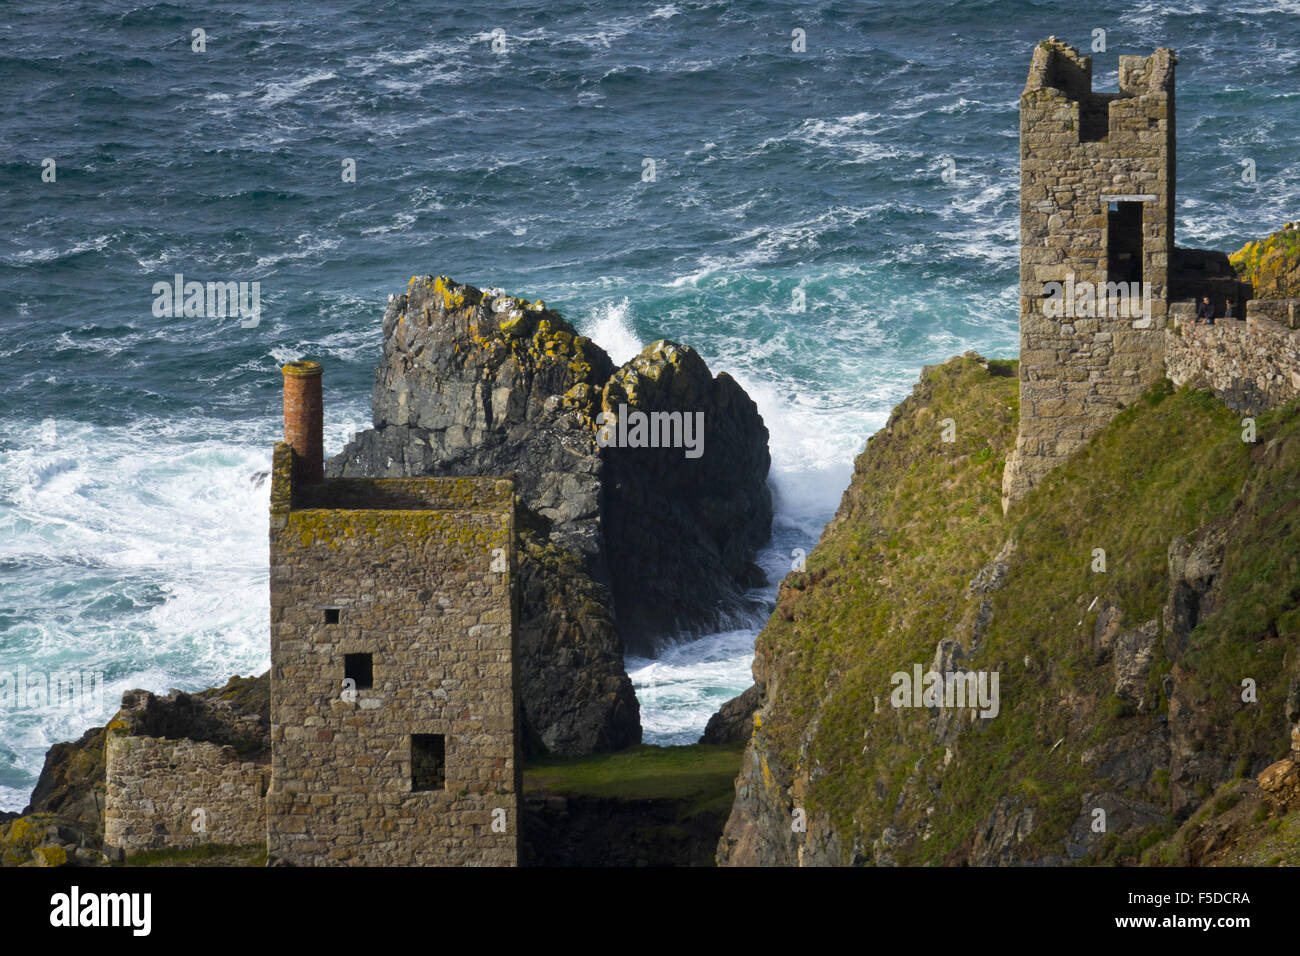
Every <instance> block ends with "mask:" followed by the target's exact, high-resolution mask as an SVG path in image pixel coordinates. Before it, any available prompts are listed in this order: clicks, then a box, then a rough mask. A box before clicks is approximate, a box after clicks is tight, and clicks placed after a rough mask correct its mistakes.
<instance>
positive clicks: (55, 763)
mask: <svg viewBox="0 0 1300 956" xmlns="http://www.w3.org/2000/svg"><path fill="white" fill-rule="evenodd" d="M106 734H107V728H106V727H91V728H90V729H89V730H87V731H86V732H85V733H84V734H82V735H81V737H80V738H79V739H78V740H74V741H71V742H68V743H57V744H55V745H54V746H53V747H51V748H50V749H49V750H48V751H46V753H45V765H44V766H43V767H42V768H41V775H40V777H38V778H37V780H36V789H34V790H33V791H32V800H31V803H30V804H28V806H27V809H25V810H24V811H23V813H24V814H32V813H47V814H58V815H59V816H60V817H62V818H64V819H68V820H73V821H75V822H77V823H79V824H81V825H82V826H83V827H84V828H85V832H86V833H88V834H90V835H91V836H93V837H94V838H95V839H99V838H100V837H102V836H103V814H104V741H105V737H106Z"/></svg>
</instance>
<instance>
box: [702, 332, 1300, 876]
mask: <svg viewBox="0 0 1300 956" xmlns="http://www.w3.org/2000/svg"><path fill="white" fill-rule="evenodd" d="M1014 375H1015V372H1014V363H1002V362H985V361H984V360H982V359H980V358H979V357H978V356H975V355H973V353H968V354H967V355H966V356H964V357H962V358H960V359H954V360H951V361H949V362H947V363H945V364H944V365H942V366H938V367H932V368H929V369H927V370H926V371H925V373H924V374H923V375H922V378H921V381H920V383H919V384H918V385H917V386H916V388H915V390H914V392H913V394H912V396H911V397H910V398H908V399H907V400H906V401H904V402H903V403H902V404H901V405H900V406H899V407H898V408H897V409H896V410H895V412H894V414H893V415H892V416H891V418H890V420H889V423H888V425H887V426H886V427H885V428H884V429H883V430H882V431H881V432H879V433H878V434H876V435H875V436H872V438H871V439H870V441H869V442H868V443H867V447H866V449H865V450H864V451H863V453H862V454H861V455H860V456H859V458H858V459H857V462H856V465H855V473H854V477H853V480H852V483H851V485H850V487H849V488H848V490H847V491H846V492H845V494H844V497H843V500H842V502H841V505H840V508H839V510H838V511H837V513H836V515H835V517H834V519H833V520H832V521H831V522H830V524H829V525H828V526H827V528H826V529H825V531H824V533H823V535H822V538H821V541H820V542H819V544H818V546H817V548H816V549H815V550H814V551H813V552H812V553H811V554H810V555H809V556H808V562H807V570H806V571H804V572H802V573H795V574H791V575H790V576H789V577H788V578H787V579H786V581H785V582H783V584H782V587H781V591H780V595H779V598H778V604H777V609H776V612H775V613H774V614H773V616H772V618H771V620H770V621H769V623H768V625H767V627H766V628H765V629H764V631H763V632H762V634H761V635H760V636H759V639H758V642H757V647H756V657H755V662H754V677H755V680H756V682H757V684H758V686H759V687H760V689H761V692H762V698H763V700H764V704H763V706H762V707H761V708H760V709H759V711H758V712H757V714H756V715H755V717H754V721H753V732H752V736H751V739H750V742H749V744H748V746H747V747H746V750H745V755H744V758H743V764H742V768H741V772H740V775H739V777H738V779H737V781H736V799H735V803H734V805H733V807H732V812H731V815H730V817H729V820H728V822H727V825H726V828H725V831H724V835H723V839H722V840H721V841H720V843H719V847H718V862H719V863H720V864H723V865H764V864H769V865H770V864H777V865H845V864H876V865H924V864H947V865H962V864H969V865H998V864H1015V863H1035V864H1063V863H1073V862H1084V863H1116V862H1128V863H1137V862H1145V863H1169V862H1207V863H1212V862H1239V863H1241V862H1245V863H1267V862H1276V861H1277V860H1278V859H1283V860H1287V859H1289V860H1292V861H1293V862H1294V860H1295V859H1296V853H1297V851H1298V850H1300V816H1297V815H1296V814H1295V813H1293V812H1291V811H1292V810H1293V809H1294V805H1295V804H1294V800H1295V796H1296V784H1295V778H1296V758H1297V757H1300V749H1298V750H1297V751H1291V748H1292V746H1296V747H1297V748H1300V731H1296V730H1295V728H1296V726H1297V725H1296V722H1297V720H1300V703H1298V701H1300V557H1297V556H1298V555H1300V510H1298V509H1300V501H1297V497H1296V493H1295V489H1296V487H1297V486H1300V409H1297V407H1296V404H1295V403H1294V402H1293V403H1291V404H1290V405H1287V406H1285V407H1283V408H1280V409H1277V410H1275V411H1273V412H1269V413H1266V414H1264V415H1261V416H1259V418H1258V419H1257V421H1256V427H1257V434H1256V436H1254V437H1255V441H1253V442H1250V441H1243V434H1242V422H1241V420H1240V416H1239V415H1237V414H1234V413H1232V412H1231V411H1230V410H1229V409H1227V408H1226V407H1225V406H1224V405H1222V404H1221V403H1220V402H1218V401H1217V400H1216V399H1214V398H1213V396H1211V395H1210V394H1208V393H1206V392H1196V391H1193V390H1190V389H1182V390H1178V391H1174V390H1173V389H1172V387H1171V386H1169V384H1168V383H1167V382H1166V383H1160V384H1157V385H1156V386H1154V387H1153V388H1152V389H1151V390H1149V391H1148V392H1147V393H1146V394H1145V395H1144V396H1143V397H1142V398H1141V399H1140V400H1139V401H1137V402H1136V403H1134V404H1133V405H1132V406H1130V407H1129V408H1127V409H1125V410H1124V411H1122V412H1121V413H1120V414H1119V415H1118V416H1117V417H1116V418H1115V419H1114V421H1113V422H1112V423H1111V424H1110V425H1109V426H1107V427H1106V428H1105V429H1103V430H1102V431H1101V432H1099V433H1098V435H1097V436H1096V437H1095V438H1094V439H1093V440H1092V441H1091V442H1090V443H1089V444H1088V445H1087V446H1086V447H1085V448H1084V449H1082V450H1081V451H1080V452H1079V453H1078V454H1077V455H1075V456H1074V457H1072V458H1071V459H1070V460H1069V461H1068V462H1067V463H1066V464H1065V465H1064V466H1062V467H1061V468H1059V469H1058V470H1057V471H1055V472H1053V473H1052V474H1051V475H1050V476H1049V477H1048V479H1047V480H1046V481H1045V482H1044V484H1043V485H1042V486H1041V487H1040V488H1037V489H1035V490H1034V491H1033V492H1031V493H1030V494H1028V495H1026V497H1025V498H1024V499H1023V500H1022V501H1021V502H1019V503H1018V504H1017V505H1016V506H1015V507H1013V508H1012V509H1011V511H1010V513H1009V514H1008V515H1006V516H1005V517H1003V515H1002V513H1001V508H1000V507H999V477H1000V474H1001V470H1002V463H1003V460H1004V458H1005V456H1006V455H1007V454H1008V453H1009V451H1010V450H1011V448H1012V447H1013V444H1014V439H1015V433H1016V421H1017V414H1018V394H1017V389H1016V379H1015V377H1014ZM946 425H951V426H955V434H954V435H953V436H952V437H953V438H954V440H953V441H951V442H945V441H943V432H944V428H945V426H946ZM949 433H950V434H951V433H952V432H951V430H950V431H949ZM1103 552H1104V553H1103ZM914 668H915V670H914ZM932 670H933V671H935V672H937V673H939V674H957V675H960V674H967V675H969V676H970V678H971V679H972V681H974V680H976V679H978V678H979V677H980V675H983V677H984V679H985V680H986V684H985V685H984V686H986V687H989V688H991V687H994V686H996V688H997V694H996V695H990V696H989V700H991V701H992V703H993V706H991V707H983V708H982V709H977V710H976V711H972V710H971V709H970V708H969V707H963V706H957V707H954V706H951V705H952V704H953V703H954V702H953V701H947V702H945V701H944V699H943V698H942V697H939V698H926V697H924V696H923V695H921V694H919V693H918V694H917V695H916V696H915V697H913V696H912V694H911V693H910V691H909V692H908V693H906V694H900V693H899V688H900V687H902V686H903V684H904V682H903V681H902V680H900V679H899V677H900V675H901V676H904V677H906V678H908V679H909V680H910V679H911V678H912V677H913V675H914V674H918V673H919V672H925V673H928V672H930V671H932ZM994 675H996V677H997V679H998V682H997V684H996V685H994V684H993V677H994ZM950 683H951V682H950ZM967 686H972V687H973V686H975V684H974V683H973V682H972V683H969V684H967ZM896 704H897V705H899V706H896ZM916 704H919V705H920V706H914V705H916ZM981 714H984V715H986V716H981ZM1279 758H1281V759H1279ZM1238 803H1239V804H1240V806H1241V809H1240V810H1239V811H1237V812H1236V813H1234V814H1233V815H1231V816H1229V815H1227V812H1226V811H1227V810H1228V809H1230V808H1232V807H1235V806H1237V805H1238ZM1220 814H1223V818H1222V819H1219V818H1218V816H1219V815H1220ZM1227 846H1230V847H1231V852H1227V851H1226V850H1225V847H1227Z"/></svg>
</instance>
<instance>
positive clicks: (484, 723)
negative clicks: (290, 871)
mask: <svg viewBox="0 0 1300 956" xmlns="http://www.w3.org/2000/svg"><path fill="white" fill-rule="evenodd" d="M283 372H284V384H285V389H284V409H285V439H286V441H285V442H282V443H279V444H277V445H276V447H275V452H274V458H273V467H272V487H271V530H270V539H271V776H270V789H269V792H268V793H267V797H266V800H267V804H266V819H267V826H266V833H267V848H268V855H269V856H270V858H271V859H272V860H282V861H285V862H287V863H290V864H294V865H322V864H336V865H382V864H389V865H473V864H483V865H515V864H516V863H517V862H518V833H519V793H520V773H521V768H520V761H519V750H518V708H517V706H516V701H517V699H518V694H517V681H516V674H515V660H516V647H515V641H516V631H515V616H516V613H515V604H514V590H513V573H514V571H513V569H514V566H515V565H514V537H515V536H514V485H513V482H512V481H511V480H510V479H508V478H394V479H353V478H332V479H325V478H324V476H323V459H322V453H321V447H322V441H321V429H322V399H321V368H320V366H319V365H318V364H317V363H315V362H295V363H290V364H289V365H286V366H285V367H284V369H283Z"/></svg>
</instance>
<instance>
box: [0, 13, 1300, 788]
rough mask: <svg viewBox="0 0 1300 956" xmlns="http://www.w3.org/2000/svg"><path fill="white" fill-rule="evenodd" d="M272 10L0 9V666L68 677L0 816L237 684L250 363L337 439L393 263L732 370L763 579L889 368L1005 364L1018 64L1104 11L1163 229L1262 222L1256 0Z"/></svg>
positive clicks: (690, 707) (252, 561)
mask: <svg viewBox="0 0 1300 956" xmlns="http://www.w3.org/2000/svg"><path fill="white" fill-rule="evenodd" d="M273 6H275V5H273V4H268V3H230V2H226V3H215V4H202V5H188V4H170V3H160V4H147V5H135V4H132V3H106V2H94V3H92V2H80V3H76V2H74V3H54V2H50V0H46V2H19V3H5V4H4V5H3V6H0V24H2V27H0V76H2V77H3V81H4V82H3V89H4V94H5V95H4V97H3V99H0V195H3V203H2V204H0V387H2V389H3V391H2V393H0V672H2V671H5V670H8V671H11V672H12V671H15V670H16V669H17V668H19V667H23V666H25V667H27V668H29V669H35V670H39V671H41V672H42V673H47V674H48V673H54V672H70V671H76V672H78V673H81V674H85V675H87V676H89V675H91V674H92V673H102V675H103V677H104V680H105V684H106V687H107V691H106V692H105V694H104V695H103V701H102V703H100V704H94V705H91V706H88V707H85V708H69V707H54V708H51V707H48V706H43V707H42V706H38V707H32V706H27V705H28V704H30V703H31V702H30V701H18V702H16V703H15V702H13V701H10V702H9V703H8V704H5V705H3V707H2V708H0V807H21V806H22V804H23V803H25V801H26V797H27V793H28V791H29V790H30V788H31V786H32V784H33V783H34V780H35V775H36V773H37V772H38V771H39V767H40V761H41V758H42V756H43V754H44V751H45V749H46V747H47V746H48V745H49V744H50V743H51V742H53V741H55V740H59V739H65V738H68V737H70V736H73V735H75V734H77V733H79V732H80V730H82V729H83V728H84V727H86V726H89V725H91V724H93V723H97V722H99V721H101V720H102V718H103V717H104V716H106V714H107V713H109V712H111V711H112V710H113V709H114V705H115V702H116V699H117V697H118V695H119V694H120V693H121V691H122V690H123V689H126V688H128V687H136V686H143V687H147V688H150V689H154V690H165V689H166V688H167V687H170V686H177V687H182V688H186V689H197V688H200V687H204V686H208V685H210V684H212V683H214V682H220V681H223V680H224V679H225V678H226V677H227V676H228V675H229V674H230V673H232V672H235V671H239V672H242V673H250V672H254V671H260V670H261V669H262V668H264V667H265V666H266V664H267V606H266V584H265V575H266V559H267V556H266V530H265V507H266V487H265V484H264V483H263V482H260V481H259V480H258V477H257V473H258V472H259V471H263V470H265V468H266V467H267V465H268V462H269V450H270V443H271V442H272V441H273V440H274V439H275V437H276V436H277V432H278V400H279V388H280V376H279V374H278V373H277V366H278V364H279V363H281V362H283V361H284V360H287V359H292V358H298V357H312V358H317V359H319V360H321V361H322V362H323V363H324V365H325V369H326V376H327V377H326V383H327V384H326V402H327V423H328V434H327V445H328V449H327V450H329V451H331V452H332V451H336V450H338V448H340V447H341V445H342V443H343V441H344V440H345V439H346V438H348V437H349V436H350V434H351V432H353V431H355V430H357V429H359V428H362V427H365V426H366V425H367V423H368V418H369V385H370V376H371V370H372V368H373V365H374V362H375V360H376V358H377V355H378V351H379V345H380V317H381V315H382V312H383V306H384V302H385V300H386V298H387V296H388V294H389V293H393V292H400V291H402V289H403V288H404V287H405V285H406V282H407V280H408V279H409V278H410V277H411V276H412V275H413V274H415V273H434V274H439V273H441V274H447V275H450V276H452V277H454V278H456V279H458V280H460V281H466V282H471V283H474V284H476V285H480V286H483V285H495V286H502V287H505V288H506V289H508V290H509V291H511V292H512V293H516V294H520V295H526V296H528V297H529V298H543V299H545V300H546V301H547V303H548V304H549V305H552V306H555V307H558V308H560V309H561V310H562V311H564V312H565V313H566V314H567V315H568V316H569V317H570V318H571V319H572V320H573V321H574V322H575V323H576V324H577V325H578V326H579V327H581V328H582V329H583V331H585V332H587V333H588V334H591V335H593V336H594V337H595V338H596V339H597V341H599V342H600V343H601V344H602V345H604V346H605V347H606V348H607V349H608V350H609V351H610V352H611V354H612V355H613V356H614V358H615V359H616V360H620V361H621V360H624V359H626V358H628V357H630V356H631V354H633V353H634V352H635V351H636V349H637V348H638V347H639V346H640V345H641V344H642V343H644V342H648V341H651V340H653V339H655V338H659V337H670V338H675V339H678V340H681V341H685V342H688V343H690V344H692V345H694V346H695V347H696V348H697V349H699V350H700V352H701V353H702V354H703V355H704V356H705V358H706V360H707V361H708V362H709V364H710V366H711V367H712V368H713V369H714V370H715V371H717V370H721V369H726V370H728V371H730V372H731V373H732V374H734V375H735V376H736V377H737V378H738V379H739V380H740V382H741V383H742V384H743V385H744V386H745V387H746V388H747V389H749V390H750V392H751V394H752V395H753V396H754V397H755V399H756V400H757V401H758V402H759V405H760V408H761V410H762V412H763V415H764V417H765V419H766V420H767V422H768V425H769V428H770V429H771V431H772V452H773V459H774V469H773V483H774V487H775V490H776V493H777V502H778V521H777V529H776V530H777V534H776V540H775V542H774V546H773V548H772V549H771V550H770V551H769V552H768V553H767V554H766V555H765V556H764V563H765V564H766V565H767V566H768V567H769V568H770V569H772V570H773V571H774V572H775V573H777V574H779V573H780V572H781V571H782V570H783V569H784V567H785V566H786V565H788V554H789V551H790V550H791V549H792V548H794V547H805V548H806V547H810V546H811V545H812V543H813V542H814V541H815V540H816V537H817V534H818V533H819V531H820V527H821V525H822V523H823V522H824V521H825V520H826V518H828V517H829V515H830V513H831V512H832V511H833V510H834V506H835V504H836V502H837V501H838V497H839V494H840V492H841V491H842V490H843V487H844V485H845V484H846V482H847V479H848V475H849V473H850V467H851V459H852V456H853V454H854V453H855V452H856V451H857V450H858V448H860V447H861V444H862V442H863V440H864V439H865V437H866V436H867V435H868V434H869V433H870V432H871V431H872V430H874V429H875V428H876V427H879V425H880V424H881V423H882V422H883V420H884V418H885V416H886V415H887V413H888V410H889V409H890V407H892V405H893V404H894V403H895V402H897V401H898V400H899V399H900V398H901V397H902V396H903V395H904V394H905V393H906V391H907V389H908V388H909V387H910V384H911V383H912V381H913V380H914V379H915V376H916V374H917V372H918V370H919V368H920V366H921V365H923V364H926V363H930V362H934V361H938V360H941V359H943V358H945V357H947V356H949V355H951V354H954V353H958V352H961V351H964V350H965V349H968V348H976V349H979V350H981V351H983V352H985V353H988V354H994V355H1012V354H1014V351H1015V340H1016V339H1015V336H1016V302H1017V299H1016V296H1017V291H1016V281H1017V249H1016V241H1017V235H1018V224H1017V214H1018V205H1017V177H1018V171H1017V161H1018V153H1017V136H1018V117H1017V111H1016V105H1017V98H1018V96H1019V92H1020V90H1021V87H1022V86H1023V84H1024V78H1025V75H1026V71H1027V69H1028V65H1029V58H1030V54H1031V52H1032V47H1033V45H1034V43H1036V42H1037V41H1039V40H1041V39H1044V38H1045V37H1046V36H1047V35H1049V34H1056V35H1057V36H1060V37H1062V38H1064V39H1067V40H1069V41H1070V42H1073V43H1075V44H1076V45H1079V46H1083V47H1086V46H1089V45H1090V44H1091V42H1092V35H1093V34H1092V31H1093V30H1094V29H1095V28H1101V29H1105V30H1106V31H1107V47H1108V49H1107V52H1105V53H1099V54H1098V55H1097V62H1098V66H1097V69H1096V71H1095V72H1096V74H1097V86H1098V88H1108V89H1113V88H1114V86H1115V68H1116V55H1117V54H1118V53H1120V52H1125V53H1149V52H1150V50H1151V49H1152V48H1154V47H1155V46H1157V45H1169V46H1173V47H1174V48H1175V49H1176V50H1177V51H1178V53H1179V55H1180V61H1181V62H1180V64H1179V67H1178V109H1179V122H1178V128H1179V149H1180V153H1179V161H1178V173H1179V189H1178V200H1179V206H1178V210H1177V227H1178V231H1179V239H1180V243H1181V244H1184V245H1202V246H1206V245H1208V246H1216V247H1219V248H1226V249H1235V248H1237V247H1238V246H1240V245H1241V244H1242V242H1244V241H1245V240H1246V239H1248V238H1252V237H1255V236H1257V235H1260V234H1263V233H1265V232H1268V231H1271V230H1272V229H1274V228H1276V227H1277V226H1278V225H1279V224H1280V223H1281V222H1282V221H1284V220H1288V219H1292V218H1296V213H1297V208H1296V206H1297V202H1296V200H1297V196H1298V195H1300V186H1298V182H1300V181H1298V179H1297V173H1298V170H1300V167H1298V166H1297V160H1296V159H1295V156H1296V148H1295V147H1296V144H1297V143H1298V142H1300V110H1298V109H1297V106H1298V105H1300V82H1298V81H1300V43H1297V40H1300V29H1298V28H1297V13H1300V4H1297V3H1295V2H1285V3H1281V2H1279V3H1275V4H1273V5H1269V6H1265V7H1262V8H1261V7H1260V6H1259V5H1257V4H1254V3H1246V2H1241V0H1231V2H1228V3H1225V4H1210V3H1203V4H1199V5H1186V6H1184V5H1178V7H1177V9H1175V5H1174V4H1165V3H1146V4H1139V5H1137V6H1133V5H1130V4H1118V3H1108V4H1103V5H1092V6H1090V8H1089V9H1086V10H1085V9H1081V8H1080V7H1079V6H1078V5H1067V4H1047V3H1031V2H1023V0H1019V2H1005V3H978V2H948V3H928V4H919V5H915V6H906V5H897V4H885V3H831V4H826V3H818V4H812V3H780V4H778V3H766V2H749V3H743V4H742V3H736V4H732V3H720V2H691V0H681V2H677V3H671V4H657V3H653V2H652V3H628V2H609V3H599V4H595V3H593V4H587V3H564V2H560V3H555V2H546V3H542V2H536V3H524V2H517V3H510V4H499V5H477V4H476V5H469V4H465V5H449V4H436V5H434V4H416V3H395V2H390V3H383V2H366V3H351V2H348V3H345V2H339V0H326V2H319V3H316V4H312V5H310V6H309V7H308V6H307V5H303V10H304V11H309V12H299V13H294V14H292V15H282V14H276V13H273V12H269V10H270V8H272V7H273ZM199 27H201V28H203V29H205V30H206V32H207V36H206V52H202V53H199V52H194V51H193V50H192V49H191V31H192V30H193V29H195V28H199ZM796 28H797V29H802V30H804V31H805V32H806V37H807V49H806V52H803V53H796V52H793V51H792V49H791V42H792V39H791V34H792V31H793V30H795V29H796ZM494 30H501V31H503V35H504V43H505V49H504V51H503V52H497V51H496V50H494V49H493V31H494ZM46 158H51V159H53V160H54V161H55V163H56V180H55V182H52V183H50V182H43V181H42V176H41V173H42V162H43V160H45V159H46ZM947 158H951V159H952V161H953V162H954V163H955V164H956V171H957V175H956V179H955V181H953V182H946V181H945V180H944V179H943V177H942V176H941V173H942V172H943V169H944V167H945V159H947ZM345 159H351V160H354V161H355V164H356V181H355V183H350V182H344V181H343V178H342V175H341V172H342V164H343V161H344V160H345ZM1243 159H1252V160H1254V162H1255V164H1256V168H1257V171H1258V180H1257V182H1255V183H1253V184H1248V183H1243V182H1242V181H1241V177H1240V172H1241V168H1242V167H1241V165H1240V163H1241V160H1243ZM646 160H653V161H654V178H653V181H646V179H645V178H644V171H645V169H646V162H645V161H646ZM178 272H179V273H182V274H184V276H185V277H186V278H187V279H196V280H199V281H250V282H251V281H257V282H259V283H260V289H261V305H262V315H261V320H260V322H259V324H258V325H257V326H256V327H254V328H241V325H240V322H239V320H238V319H237V318H224V319H223V318H184V317H180V318H175V317H172V318H168V317H156V316H155V315H154V314H153V311H152V305H153V300H154V296H153V293H152V287H153V284H154V283H155V282H157V281H160V280H164V281H170V280H171V277H172V276H173V274H175V273H178ZM797 291H801V292H802V295H803V300H804V308H803V310H802V311H799V310H798V309H797V308H796V305H795V303H796V299H795V296H796V293H797ZM752 639H753V631H752V630H748V631H740V632H734V633H731V634H725V635H716V636H714V637H712V638H706V639H704V640H702V641H700V642H698V643H696V644H693V645H688V646H683V647H678V648H677V649H675V650H674V651H671V652H669V653H668V654H666V655H665V656H664V658H663V659H661V660H659V661H655V662H650V661H636V660H633V661H630V662H629V667H630V668H631V669H632V670H633V671H634V677H635V680H636V683H637V685H638V691H639V693H640V694H641V697H642V701H643V705H644V706H645V715H646V726H647V732H648V733H647V736H648V739H651V740H657V741H685V740H689V739H692V738H693V736H694V735H697V734H698V733H699V730H700V728H701V727H702V725H703V722H704V720H705V719H706V718H707V716H708V714H709V713H710V712H711V711H712V710H713V709H714V708H715V707H716V706H717V704H718V703H719V702H720V701H721V700H723V699H725V698H726V697H728V696H730V695H731V694H733V693H735V692H736V691H738V690H740V689H742V688H743V687H744V686H745V685H746V684H747V683H748V673H747V671H748V663H749V659H750V654H751V648H752Z"/></svg>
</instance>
